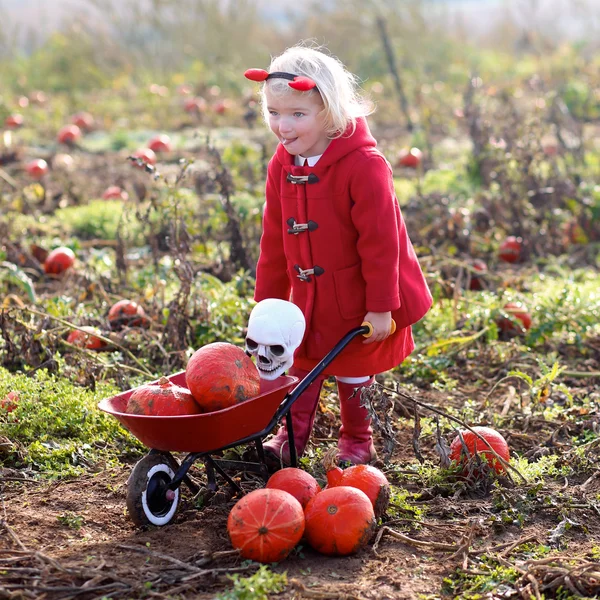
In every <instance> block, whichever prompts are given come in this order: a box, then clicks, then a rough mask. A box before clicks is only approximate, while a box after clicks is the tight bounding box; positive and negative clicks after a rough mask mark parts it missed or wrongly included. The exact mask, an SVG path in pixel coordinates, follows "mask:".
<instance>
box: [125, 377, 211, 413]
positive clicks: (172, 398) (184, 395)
mask: <svg viewBox="0 0 600 600" xmlns="http://www.w3.org/2000/svg"><path fill="white" fill-rule="evenodd" d="M125 412H126V413H129V414H133V415H148V416H153V417H168V416H181V415H197V414H199V413H201V412H202V410H201V408H200V406H198V404H197V403H196V401H195V400H194V398H193V396H192V394H191V393H190V392H189V391H188V390H187V389H185V388H184V387H181V386H179V385H175V384H174V383H172V382H170V381H169V380H168V379H167V378H166V377H161V378H160V379H159V380H158V382H156V383H148V384H146V385H142V386H140V387H139V388H136V389H135V390H134V391H133V393H132V394H131V396H129V399H128V400H127V407H126V408H125Z"/></svg>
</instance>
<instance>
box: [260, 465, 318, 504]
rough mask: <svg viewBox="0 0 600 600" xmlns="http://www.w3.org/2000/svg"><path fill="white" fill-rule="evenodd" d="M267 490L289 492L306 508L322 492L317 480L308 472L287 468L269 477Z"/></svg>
mask: <svg viewBox="0 0 600 600" xmlns="http://www.w3.org/2000/svg"><path fill="white" fill-rule="evenodd" d="M267 488H269V489H277V490H283V491H284V492H288V493H289V494H291V495H292V496H294V498H296V500H298V502H300V504H301V505H302V508H305V507H306V505H307V504H308V501H309V500H310V499H311V498H312V497H313V496H315V495H316V494H318V493H319V492H320V491H321V486H320V485H319V484H318V482H317V480H316V479H315V478H314V477H313V476H312V475H311V474H310V473H307V472H306V471H303V470H302V469H296V468H294V467H287V468H285V469H281V470H279V471H276V472H275V473H273V475H271V477H269V481H268V482H267Z"/></svg>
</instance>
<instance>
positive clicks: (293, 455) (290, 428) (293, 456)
mask: <svg viewBox="0 0 600 600" xmlns="http://www.w3.org/2000/svg"><path fill="white" fill-rule="evenodd" d="M285 423H286V427H287V434H288V443H289V445H290V466H292V467H297V466H298V453H297V452H296V442H295V441H294V423H293V421H292V411H291V410H288V412H287V414H286V415H285Z"/></svg>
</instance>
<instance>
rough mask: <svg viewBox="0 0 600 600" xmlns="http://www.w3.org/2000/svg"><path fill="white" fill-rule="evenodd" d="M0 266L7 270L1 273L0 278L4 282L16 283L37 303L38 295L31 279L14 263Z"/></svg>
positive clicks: (3, 263)
mask: <svg viewBox="0 0 600 600" xmlns="http://www.w3.org/2000/svg"><path fill="white" fill-rule="evenodd" d="M0 266H1V267H2V268H4V269H6V270H5V271H4V272H3V273H0V278H1V279H3V280H4V279H8V280H10V281H12V282H13V283H16V284H17V285H18V286H19V287H21V289H23V290H24V291H25V292H26V293H27V296H28V297H29V300H31V302H35V300H36V294H35V288H34V286H33V281H32V280H31V278H30V277H29V276H28V275H27V274H26V273H25V272H24V271H22V270H21V269H19V267H17V265H15V264H14V263H11V262H8V261H3V262H1V263H0Z"/></svg>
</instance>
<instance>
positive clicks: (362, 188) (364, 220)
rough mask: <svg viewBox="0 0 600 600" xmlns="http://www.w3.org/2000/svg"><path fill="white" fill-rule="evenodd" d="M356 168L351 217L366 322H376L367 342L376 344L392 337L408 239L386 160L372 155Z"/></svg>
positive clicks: (364, 158) (352, 183) (352, 177)
mask: <svg viewBox="0 0 600 600" xmlns="http://www.w3.org/2000/svg"><path fill="white" fill-rule="evenodd" d="M356 167H357V168H354V169H353V172H352V173H353V174H352V176H351V178H350V195H351V198H352V201H353V206H352V211H351V217H352V222H353V224H354V226H355V228H356V230H357V232H358V241H357V244H356V248H357V250H358V253H359V254H360V258H361V272H362V276H363V279H364V280H365V282H366V309H367V315H365V320H368V321H372V320H374V321H376V322H377V325H376V324H375V323H373V326H374V329H375V331H374V335H373V336H372V337H371V338H369V340H368V341H370V340H372V339H373V341H377V340H378V338H379V337H381V336H383V338H385V337H387V335H388V334H389V329H390V324H391V321H390V319H391V316H390V315H389V314H388V313H390V312H391V311H394V310H397V309H398V308H400V291H399V284H398V281H399V268H400V265H399V262H400V236H401V234H404V235H405V227H404V222H403V220H402V216H401V214H400V207H399V206H398V200H397V199H396V195H395V191H394V181H393V177H392V171H391V168H390V166H389V164H388V162H387V161H386V160H385V158H384V157H383V156H382V155H381V154H379V153H377V154H371V155H369V156H366V157H363V158H362V160H360V161H359V165H356ZM382 314H383V315H384V316H379V315H382ZM383 338H382V339H383Z"/></svg>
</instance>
